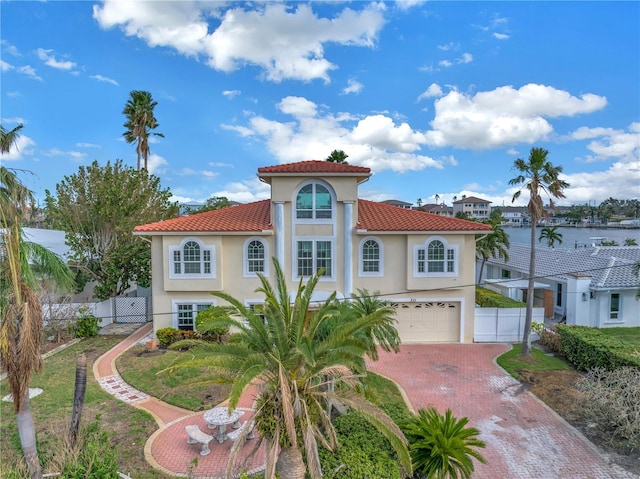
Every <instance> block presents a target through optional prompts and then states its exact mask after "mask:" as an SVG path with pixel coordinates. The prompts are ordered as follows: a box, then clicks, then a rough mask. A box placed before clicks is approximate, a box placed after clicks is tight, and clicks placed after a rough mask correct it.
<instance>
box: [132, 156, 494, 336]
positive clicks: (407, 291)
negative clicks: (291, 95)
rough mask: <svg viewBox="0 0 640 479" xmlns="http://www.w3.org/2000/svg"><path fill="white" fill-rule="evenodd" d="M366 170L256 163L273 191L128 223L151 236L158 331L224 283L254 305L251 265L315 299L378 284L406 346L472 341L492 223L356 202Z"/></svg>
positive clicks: (190, 322)
mask: <svg viewBox="0 0 640 479" xmlns="http://www.w3.org/2000/svg"><path fill="white" fill-rule="evenodd" d="M370 176H371V171H370V169H369V168H365V167H361V166H354V165H348V164H341V163H331V162H326V161H305V162H298V163H292V164H283V165H278V166H269V167H265V168H259V169H258V177H259V178H260V180H261V181H263V182H265V183H267V184H269V185H270V186H271V198H270V199H268V200H263V201H257V202H255V203H249V204H243V205H238V206H233V207H229V208H223V209H220V210H215V211H209V212H206V213H199V214H194V215H191V216H185V217H181V218H173V219H170V220H166V221H161V222H157V223H151V224H147V225H142V226H138V227H136V228H135V234H136V235H144V236H147V237H149V238H150V240H151V256H152V294H153V312H154V330H155V331H157V330H158V329H160V328H164V327H174V328H181V329H192V328H194V323H195V317H196V315H197V313H198V311H199V310H201V309H204V308H207V307H209V306H210V305H213V304H220V303H218V302H217V301H218V300H217V298H214V297H213V296H211V295H210V294H209V293H210V292H211V291H224V292H226V293H228V294H231V295H232V296H234V297H235V298H237V299H240V300H242V301H244V303H245V304H246V305H247V306H249V307H250V306H252V305H259V304H260V303H261V302H262V301H263V298H262V297H261V295H260V294H258V293H256V292H255V291H256V289H257V288H258V287H259V285H260V283H259V278H258V273H260V274H262V275H264V276H266V277H272V276H273V265H272V261H271V259H272V258H275V259H277V261H278V262H279V263H280V265H282V268H283V271H284V272H285V275H286V278H287V281H288V282H289V286H290V288H291V290H292V291H295V290H296V289H297V286H298V283H299V282H300V281H301V280H302V281H304V280H305V278H308V277H309V276H310V275H312V274H314V273H316V272H318V271H320V270H322V277H321V278H320V281H319V282H318V285H317V287H316V291H315V295H316V297H315V298H314V299H315V300H317V301H323V300H324V299H326V298H327V297H328V296H329V295H330V294H331V293H333V292H334V291H335V292H337V297H338V298H350V297H351V294H352V293H355V292H357V290H358V289H361V288H366V289H367V290H368V291H369V292H371V293H373V292H375V291H377V292H379V294H380V296H381V298H383V299H385V300H387V301H389V302H390V303H391V304H392V305H393V307H394V308H396V311H397V316H396V318H397V320H398V323H397V328H398V331H399V333H400V337H401V338H402V340H403V341H404V342H448V341H451V342H472V341H473V333H474V304H475V288H474V282H475V281H474V279H475V235H476V234H482V233H485V232H486V231H488V230H489V229H490V227H489V226H487V225H484V224H480V223H476V222H472V221H465V220H460V219H455V218H446V217H441V216H437V215H434V214H430V213H425V212H422V211H415V210H408V209H403V208H398V207H396V206H389V205H385V204H380V203H375V202H372V201H366V200H361V199H358V186H359V185H360V184H361V183H363V182H365V181H367V180H368V179H369V177H370Z"/></svg>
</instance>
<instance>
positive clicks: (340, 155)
mask: <svg viewBox="0 0 640 479" xmlns="http://www.w3.org/2000/svg"><path fill="white" fill-rule="evenodd" d="M347 158H349V155H347V154H346V153H345V152H344V151H342V150H333V151H332V152H331V154H330V155H329V156H327V159H326V161H330V162H331V163H343V164H345V165H348V164H349V163H347Z"/></svg>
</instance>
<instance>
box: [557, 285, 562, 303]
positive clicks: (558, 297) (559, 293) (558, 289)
mask: <svg viewBox="0 0 640 479" xmlns="http://www.w3.org/2000/svg"><path fill="white" fill-rule="evenodd" d="M556 306H558V307H561V306H562V283H558V284H557V285H556Z"/></svg>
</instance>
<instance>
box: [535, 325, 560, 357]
mask: <svg viewBox="0 0 640 479" xmlns="http://www.w3.org/2000/svg"><path fill="white" fill-rule="evenodd" d="M540 344H542V345H543V346H545V347H547V348H548V349H549V350H550V351H552V352H554V353H557V354H560V353H562V339H561V338H560V335H559V334H558V333H557V331H555V329H543V330H542V331H541V332H540Z"/></svg>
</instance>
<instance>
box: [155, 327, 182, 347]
mask: <svg viewBox="0 0 640 479" xmlns="http://www.w3.org/2000/svg"><path fill="white" fill-rule="evenodd" d="M177 333H178V330H177V329H175V328H162V329H158V330H157V331H156V339H157V340H158V346H160V347H161V348H166V347H168V346H169V345H170V344H172V343H174V342H176V341H177V340H176V339H175V338H176V336H177Z"/></svg>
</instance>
